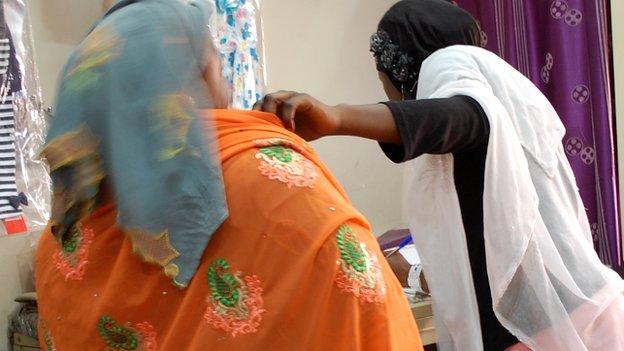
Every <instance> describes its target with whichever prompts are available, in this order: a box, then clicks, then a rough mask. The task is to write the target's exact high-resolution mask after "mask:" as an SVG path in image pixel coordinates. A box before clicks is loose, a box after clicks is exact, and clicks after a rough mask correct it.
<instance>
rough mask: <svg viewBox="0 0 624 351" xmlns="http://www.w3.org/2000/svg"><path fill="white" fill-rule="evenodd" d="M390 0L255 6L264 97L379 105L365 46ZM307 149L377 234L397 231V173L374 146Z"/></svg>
mask: <svg viewBox="0 0 624 351" xmlns="http://www.w3.org/2000/svg"><path fill="white" fill-rule="evenodd" d="M394 2H395V1H394V0H263V15H264V16H263V17H264V38H265V46H266V61H267V69H268V87H269V90H279V89H285V90H297V91H304V92H307V93H309V94H310V95H313V96H315V97H317V98H318V99H320V100H322V101H324V102H326V103H330V104H337V103H375V102H378V101H382V100H384V99H385V97H384V94H383V90H382V88H381V85H380V83H379V82H378V80H377V72H376V71H375V66H374V62H373V59H372V56H371V54H370V53H369V51H368V50H369V46H368V40H369V37H370V35H371V34H372V33H373V32H374V31H375V29H376V27H377V22H378V21H379V19H380V18H381V16H382V15H383V13H384V12H385V10H387V9H388V8H389V7H390V5H392V4H393V3H394ZM314 147H315V148H316V149H317V151H318V152H319V153H320V155H321V157H322V159H323V160H324V161H325V162H326V163H327V165H328V166H329V167H330V168H331V170H332V171H333V172H334V174H335V175H336V176H337V177H338V179H339V180H340V181H341V183H342V184H343V185H344V187H345V188H346V190H347V192H348V193H349V196H350V197H351V199H352V200H353V202H354V203H355V205H356V207H357V208H359V209H360V210H361V211H362V212H364V214H365V215H366V216H367V217H368V219H369V220H370V221H371V223H372V224H373V228H374V230H375V232H376V233H377V234H381V233H382V232H383V231H385V230H387V229H391V228H395V227H401V226H402V220H401V188H402V183H403V177H402V169H401V168H400V167H398V166H395V165H393V164H391V163H390V162H389V161H387V160H386V159H385V157H384V156H382V153H381V151H380V149H379V147H378V146H377V145H376V143H374V142H370V141H364V140H358V139H355V138H335V137H334V138H328V139H326V140H323V141H320V142H315V143H314Z"/></svg>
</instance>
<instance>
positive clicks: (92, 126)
mask: <svg viewBox="0 0 624 351" xmlns="http://www.w3.org/2000/svg"><path fill="white" fill-rule="evenodd" d="M205 6H207V4H205V3H201V2H192V1H186V2H183V1H182V0H134V1H122V2H120V3H118V4H117V5H115V6H114V7H113V8H112V9H111V10H110V11H109V13H108V14H107V15H106V16H105V17H104V18H103V19H102V20H101V21H100V23H98V24H97V25H96V26H95V28H94V29H93V30H92V32H91V33H90V34H89V35H88V37H87V38H86V39H85V40H84V41H83V43H81V45H80V46H79V47H78V48H77V50H76V51H75V52H74V54H73V55H72V56H71V58H70V59H69V62H68V63H67V65H66V67H65V69H64V72H63V75H62V83H61V86H60V89H59V96H58V100H57V104H56V108H55V110H54V111H55V113H54V118H53V120H52V122H51V127H50V130H49V132H48V137H47V144H46V147H45V149H44V151H43V153H42V154H43V155H44V156H45V157H46V158H47V159H48V162H49V163H50V167H51V176H52V179H53V184H54V199H53V208H52V218H51V223H52V232H53V233H54V235H55V236H56V237H57V238H58V239H59V240H60V241H61V243H67V242H68V241H71V240H75V235H76V233H79V231H80V228H81V225H80V224H79V223H80V219H81V218H83V217H84V216H87V215H89V214H90V213H91V211H92V210H93V208H94V206H95V205H96V204H97V202H98V200H100V198H101V195H102V191H101V190H102V188H103V187H108V188H109V189H110V190H111V191H112V194H113V195H114V197H115V200H116V203H117V207H118V208H117V209H118V223H117V224H118V225H119V226H120V228H121V229H122V230H123V231H124V232H125V233H126V234H127V235H129V236H130V237H131V239H132V242H133V245H134V250H135V252H137V253H138V254H140V255H141V256H142V257H143V259H144V260H146V261H148V262H152V263H156V264H158V265H160V266H162V267H163V269H164V271H165V273H166V275H167V276H169V277H170V278H172V279H173V282H174V283H175V284H176V285H178V286H181V287H184V286H186V285H187V284H188V282H189V281H190V280H191V279H192V277H193V276H194V274H195V272H196V270H197V267H198V265H199V261H200V259H201V256H202V254H203V252H204V250H205V248H206V245H207V244H208V241H209V240H210V237H211V236H212V234H213V233H214V231H215V230H216V229H217V228H218V227H219V226H220V225H221V223H222V222H223V220H224V219H225V218H226V217H227V206H226V203H225V195H224V190H223V182H222V175H221V168H220V163H219V160H218V155H217V154H216V152H215V150H216V148H215V147H214V145H215V144H216V140H215V139H214V136H213V135H212V133H210V131H208V132H206V131H205V127H203V126H202V125H203V124H202V123H201V121H200V120H199V117H198V114H197V110H198V109H201V108H209V107H210V104H209V98H208V91H207V87H206V84H205V82H204V80H203V77H202V73H203V70H204V67H205V66H206V64H207V60H208V56H207V53H208V52H209V50H210V49H211V48H212V46H211V45H212V44H211V43H210V42H208V41H209V40H210V38H211V37H210V34H209V33H208V26H207V23H208V15H209V14H208V8H207V7H206V8H205ZM205 134H209V135H205Z"/></svg>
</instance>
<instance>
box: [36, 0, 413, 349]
mask: <svg viewBox="0 0 624 351" xmlns="http://www.w3.org/2000/svg"><path fill="white" fill-rule="evenodd" d="M197 9H200V10H201V8H200V7H198V5H193V4H191V5H189V4H187V3H182V2H177V1H168V0H143V1H124V2H122V3H121V4H119V5H117V6H116V7H115V8H113V10H112V11H111V12H110V13H109V14H108V15H107V17H106V18H105V19H104V20H103V21H102V22H101V23H100V24H98V25H97V26H96V27H95V29H94V31H93V32H92V33H91V34H90V35H89V37H88V38H87V39H86V40H85V42H84V43H83V44H82V45H81V46H80V47H79V49H78V51H77V53H76V54H75V55H74V56H72V58H71V59H70V62H69V63H68V66H67V68H66V71H65V73H64V76H63V83H62V85H61V89H60V96H59V101H58V103H57V108H56V115H55V118H54V120H53V122H52V126H51V129H50V132H49V133H50V135H49V137H48V143H47V146H46V148H45V149H44V152H43V154H44V155H45V156H46V157H47V158H48V160H49V162H50V166H51V170H52V172H51V173H52V177H53V179H54V195H55V196H54V204H53V216H52V219H51V223H50V226H49V228H48V229H47V230H46V231H45V232H44V233H43V235H42V238H41V241H40V243H39V247H38V250H37V256H36V283H37V292H38V300H39V316H40V326H39V337H40V342H41V344H42V346H43V347H44V348H45V349H47V350H60V351H64V350H144V351H148V350H149V351H153V350H374V351H378V350H421V349H422V346H421V342H420V338H419V335H418V330H417V327H416V325H415V322H414V319H413V317H412V315H411V312H410V309H409V306H408V303H407V301H406V299H405V297H404V295H403V292H402V289H401V287H400V284H399V283H398V281H397V280H396V278H395V277H394V275H393V273H392V271H391V269H390V268H389V266H388V264H387V263H386V261H385V260H384V258H383V255H382V253H381V252H380V249H379V247H378V245H377V242H376V239H375V237H374V235H373V234H372V233H371V231H370V226H369V225H368V223H367V222H366V220H365V218H364V217H363V216H362V215H361V214H360V213H359V212H358V211H357V210H355V209H354V208H353V206H352V204H351V203H350V202H349V200H348V198H347V196H346V194H345V193H344V190H343V189H342V188H341V187H340V185H339V184H338V182H337V181H336V180H335V179H334V178H333V176H332V175H331V173H330V172H329V170H328V169H327V168H326V167H325V166H324V165H323V163H322V162H321V161H320V160H319V159H318V157H317V155H316V154H315V153H314V151H313V150H312V149H311V148H310V147H309V146H308V144H307V143H306V142H305V141H303V140H302V139H300V138H299V137H297V136H296V135H294V134H293V133H290V132H288V131H286V130H285V129H284V128H283V126H282V124H281V122H280V120H279V119H278V118H277V117H275V116H274V115H271V114H267V113H262V112H244V111H226V110H214V111H210V110H206V109H204V110H201V109H200V108H202V107H203V106H205V104H204V103H202V102H201V101H200V100H201V99H202V95H203V96H208V95H209V93H208V91H207V89H206V88H205V87H206V84H199V83H198V82H197V81H196V80H194V78H193V77H197V76H199V77H201V72H199V71H196V72H194V71H193V70H195V69H196V67H204V68H205V67H207V65H208V63H205V62H206V60H205V59H195V58H193V59H191V58H189V56H192V55H182V54H181V53H182V52H184V50H183V49H184V48H191V49H189V50H191V51H192V52H203V50H196V49H193V48H196V47H198V46H197V45H195V46H194V45H192V43H193V41H194V39H195V38H207V37H208V36H204V35H197V36H193V30H195V29H197V30H200V28H201V30H202V31H203V30H204V28H205V26H203V23H205V22H203V21H198V23H199V25H189V23H195V22H194V20H192V19H193V18H194V19H197V18H202V17H201V16H197V15H196V10H197ZM198 12H200V11H198ZM185 16H189V17H185ZM194 16H197V17H194ZM154 18H155V19H156V20H155V21H156V22H150V21H151V20H152V19H154ZM180 18H182V19H184V20H183V21H182V23H184V24H185V25H188V26H187V27H186V28H185V27H183V26H180V22H178V21H179V20H180ZM189 18H191V20H189ZM167 21H170V22H171V23H173V24H174V25H173V26H167V23H168V22H167ZM127 23H131V26H130V29H128V28H124V25H125V24H127ZM137 23H138V24H137ZM154 23H158V25H155V24H154ZM148 25H153V27H147V28H150V31H145V28H146V27H141V29H142V30H137V28H136V26H148ZM160 29H163V32H161V33H159V30H160ZM177 29H180V31H179V32H174V31H175V30H177ZM162 33H166V34H162ZM188 33H190V34H188ZM187 35H188V36H187ZM154 36H156V37H158V36H160V38H161V39H162V40H161V41H159V42H158V43H160V44H158V45H154V43H153V42H151V39H152V38H153V37H154ZM173 45H175V46H176V47H175V49H172V48H171V47H169V46H173ZM154 47H158V48H161V49H162V48H165V50H153V48H154ZM167 49H168V50H167ZM127 50H129V51H127ZM193 50H195V51H193ZM133 55H135V56H133ZM161 56H162V57H161ZM145 57H151V58H152V60H153V61H154V62H152V63H160V65H153V66H154V67H152V66H150V64H149V63H150V62H145V61H143V60H144V58H145ZM198 57H201V55H198ZM184 60H188V62H186V61H184ZM143 63H144V64H145V65H147V66H150V67H149V68H150V70H148V72H147V73H146V74H145V75H143V76H141V75H140V73H137V72H138V71H141V70H143V69H144V67H142V66H141V64H143ZM176 67H181V68H183V69H186V70H188V71H184V70H182V71H181V72H180V71H176V70H175V69H174V68H176ZM188 67H192V68H188ZM124 68H128V70H124ZM146 68H147V67H146ZM171 72H173V73H174V74H171ZM193 73H195V74H193ZM137 75H138V76H137ZM137 77H143V78H141V79H138V78H137ZM189 77H190V78H189ZM152 79H163V80H166V82H165V81H163V82H164V83H163V82H160V83H161V84H148V83H146V82H145V81H144V80H147V82H150V83H153V82H154V81H153V80H152ZM171 81H176V82H177V83H176V84H173V85H170V86H169V85H167V84H168V82H171ZM163 86H165V87H167V88H166V89H170V87H173V88H171V89H170V90H171V91H167V90H166V89H165V88H162V89H165V91H164V93H163V91H160V90H159V91H157V92H155V93H154V92H153V91H152V90H151V89H152V87H158V89H161V87H163ZM208 86H211V84H208ZM172 91H178V92H179V91H182V92H183V93H179V94H171V92H172ZM197 91H199V92H201V93H200V94H197ZM111 106H112V107H111ZM126 111H132V112H131V113H130V114H127V115H126V114H125V113H127V112H126ZM146 112H153V113H152V114H150V113H146ZM160 115H163V116H164V118H162V119H160V118H161V117H158V116H160ZM77 116H78V117H77ZM80 116H83V117H80ZM76 118H78V121H79V122H78V121H77V120H76ZM80 118H82V120H80ZM162 120H165V121H168V122H167V123H164V124H163V125H161V124H159V122H162ZM140 126H144V128H139V127H140ZM202 126H203V128H202ZM159 128H160V129H159ZM202 130H203V133H202ZM159 133H160V134H159ZM194 133H195V134H194ZM119 134H122V135H123V136H124V137H125V138H126V139H122V138H119V137H118V136H119ZM201 134H203V135H204V136H205V137H204V138H203V139H201V140H203V145H198V144H197V143H196V140H195V139H194V138H195V137H196V136H197V135H201ZM213 134H214V135H215V136H216V140H217V141H218V145H219V146H218V148H219V156H220V161H221V162H220V164H221V170H219V169H218V167H217V168H215V167H214V166H215V165H216V166H218V164H219V162H218V158H217V159H216V160H215V161H216V162H215V163H212V157H215V158H216V157H217V155H216V153H215V154H213V153H210V152H209V150H210V146H211V145H212V144H211V143H210V141H211V139H210V138H207V137H209V136H211V135H213ZM128 138H129V139H128ZM153 145H156V146H157V147H155V148H154V150H152V149H151V148H148V147H146V146H153ZM206 145H208V148H205V146H206ZM204 149H205V150H204ZM138 157H141V158H140V159H139V158H138ZM144 160H148V162H144ZM198 170H206V171H205V172H204V173H203V174H202V176H201V177H193V176H194V175H197V174H198V173H197V172H193V171H198ZM215 170H218V171H219V172H217V171H215ZM219 173H222V175H223V177H222V178H221V177H220V175H219ZM137 174H139V175H140V174H143V175H144V176H145V178H136V175H137ZM159 177H160V178H159ZM187 179H190V181H188V182H187V181H186V180H187ZM158 181H160V183H159V182H158ZM219 186H221V187H222V189H223V193H221V192H220V190H219V189H220V188H219ZM145 189H148V190H149V191H148V193H147V194H146V190H145ZM179 194H182V195H179ZM206 199H207V200H206ZM222 199H226V200H227V210H228V211H227V212H225V211H223V208H222V207H221V205H223V203H222V202H221V200H222ZM206 208H207V209H208V210H207V211H209V212H210V213H208V214H205V215H204V214H203V212H204V211H206ZM200 209H201V211H199V210H200ZM223 218H225V220H223ZM204 224H205V225H204ZM202 225H204V226H203V227H202ZM162 227H164V228H165V229H164V230H162ZM213 227H214V228H218V229H216V230H215V229H213ZM153 233H160V234H153ZM204 239H205V240H204ZM202 240H203V241H202ZM197 252H199V254H197ZM195 257H196V260H194V258H195ZM163 273H164V274H163Z"/></svg>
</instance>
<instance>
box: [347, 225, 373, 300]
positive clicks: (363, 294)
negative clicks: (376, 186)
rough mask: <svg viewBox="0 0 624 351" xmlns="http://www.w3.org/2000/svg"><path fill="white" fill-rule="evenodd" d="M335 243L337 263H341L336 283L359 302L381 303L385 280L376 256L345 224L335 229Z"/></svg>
mask: <svg viewBox="0 0 624 351" xmlns="http://www.w3.org/2000/svg"><path fill="white" fill-rule="evenodd" d="M336 243H337V245H338V251H339V252H340V259H339V260H337V262H336V263H337V264H338V265H339V266H340V270H339V271H338V274H337V276H336V285H338V287H339V288H340V289H342V290H343V291H345V292H349V293H352V294H353V295H355V296H356V297H357V298H358V299H359V300H360V302H366V303H380V302H382V301H383V298H384V296H385V283H384V280H383V277H382V275H381V269H380V267H379V263H378V261H377V257H376V256H375V255H374V254H372V253H371V252H370V251H369V250H368V249H367V248H366V245H365V244H364V243H362V242H360V241H359V240H358V239H357V237H356V236H355V233H354V232H353V229H351V227H349V226H348V225H346V224H345V225H343V226H341V227H340V228H339V229H338V232H337V233H336Z"/></svg>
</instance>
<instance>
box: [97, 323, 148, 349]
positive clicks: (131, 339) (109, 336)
mask: <svg viewBox="0 0 624 351" xmlns="http://www.w3.org/2000/svg"><path fill="white" fill-rule="evenodd" d="M97 327H98V331H99V333H100V336H101V337H102V338H103V339H104V341H106V345H107V346H108V347H110V348H112V349H115V350H136V349H137V348H138V347H139V339H138V337H137V335H136V333H135V331H133V330H132V329H129V328H124V327H122V326H120V325H119V324H117V322H116V321H115V320H114V319H112V318H111V317H109V316H102V318H100V320H99V321H98V326H97Z"/></svg>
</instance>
